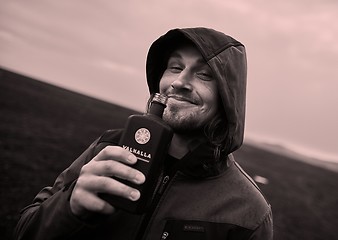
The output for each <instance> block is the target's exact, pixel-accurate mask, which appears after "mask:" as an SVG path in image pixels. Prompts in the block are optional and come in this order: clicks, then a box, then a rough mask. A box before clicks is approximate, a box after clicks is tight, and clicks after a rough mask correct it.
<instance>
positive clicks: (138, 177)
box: [134, 175, 143, 184]
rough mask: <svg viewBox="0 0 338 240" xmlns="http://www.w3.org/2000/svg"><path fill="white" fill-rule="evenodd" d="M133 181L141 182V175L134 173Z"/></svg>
mask: <svg viewBox="0 0 338 240" xmlns="http://www.w3.org/2000/svg"><path fill="white" fill-rule="evenodd" d="M134 182H135V183H139V184H140V183H142V182H143V177H142V176H140V175H136V176H135V178H134Z"/></svg>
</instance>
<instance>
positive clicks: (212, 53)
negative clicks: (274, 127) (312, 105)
mask: <svg viewBox="0 0 338 240" xmlns="http://www.w3.org/2000/svg"><path fill="white" fill-rule="evenodd" d="M187 40H188V41H191V42H192V43H193V44H194V45H195V46H196V47H197V49H198V50H199V51H200V53H201V55H202V56H203V58H204V60H205V61H206V62H207V63H208V65H209V66H210V68H211V69H212V71H213V74H214V77H215V78H216V81H217V84H218V89H219V94H220V96H221V99H222V104H223V108H224V110H225V113H226V117H227V119H226V120H227V123H228V128H229V135H228V139H227V146H229V148H228V149H229V153H231V152H233V151H235V150H236V149H238V148H239V147H240V146H241V145H242V143H243V137H244V123H245V103H246V99H245V97H246V78H247V64H246V53H245V47H244V45H243V44H241V43H240V42H238V41H237V40H235V39H234V38H232V37H230V36H228V35H225V34H223V33H221V32H218V31H215V30H213V29H209V28H184V29H173V30H170V31H169V32H167V33H166V34H165V35H163V36H161V37H160V38H158V39H157V40H156V41H155V42H154V43H153V44H152V45H151V46H150V49H149V52H148V56H147V62H146V73H147V82H148V87H149V91H150V93H151V94H152V93H156V92H158V91H159V81H160V79H161V77H162V74H163V72H164V70H165V68H166V64H167V60H168V57H169V54H170V53H171V52H172V51H173V50H174V49H175V48H176V47H177V45H178V44H179V43H181V42H182V41H187Z"/></svg>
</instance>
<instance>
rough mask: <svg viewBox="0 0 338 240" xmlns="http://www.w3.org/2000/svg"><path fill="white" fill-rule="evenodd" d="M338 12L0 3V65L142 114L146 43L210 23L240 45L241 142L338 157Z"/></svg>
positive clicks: (216, 4)
mask: <svg viewBox="0 0 338 240" xmlns="http://www.w3.org/2000/svg"><path fill="white" fill-rule="evenodd" d="M337 13H338V3H337V2H336V1H333V0H320V1H318V0H306V1H305V0H299V1H292V0H284V1H268V0H250V1H245V0H236V1H224V0H201V1H192V0H186V1H178V0H171V1H155V0H149V1H131V0H126V1H118V2H116V1H109V0H96V1H88V0H87V1H86V0H58V1H53V0H43V1H42V0H25V1H22V0H21V1H20V0H11V1H5V0H1V1H0V66H1V67H3V68H7V69H9V70H12V71H15V72H18V73H21V74H24V75H26V76H30V77H34V78H36V79H39V80H42V81H46V82H49V83H52V84H55V85H57V86H61V87H65V88H68V89H71V90H74V91H77V92H80V93H84V94H87V95H90V96H93V97H96V98H99V99H102V100H105V101H109V102H112V103H117V104H120V105H122V106H125V107H129V108H132V109H135V110H138V111H143V110H144V109H145V104H146V101H147V98H148V92H147V86H146V80H145V59H146V54H147V51H148V49H149V47H150V45H151V43H152V42H153V41H154V40H155V39H157V38H158V37H159V36H160V35H163V34H164V33H166V32H167V31H168V30H169V29H172V28H177V27H179V28H180V27H195V26H203V27H209V28H214V29H216V30H219V31H222V32H224V33H226V34H228V35H231V36H232V37H234V38H236V39H237V40H239V41H241V42H242V43H243V44H244V45H245V46H246V50H247V57H248V86H247V114H246V133H245V140H246V141H256V142H257V141H258V142H262V143H271V144H277V145H282V146H284V147H287V148H289V149H291V150H294V151H297V152H300V153H302V154H305V155H309V156H312V157H315V158H318V159H322V160H332V161H337V162H338V127H337V122H338V110H337V104H338V94H337V90H338V82H337V81H338V67H337V66H336V65H337V62H338V41H337V39H338V24H336V23H337V22H338V14H337Z"/></svg>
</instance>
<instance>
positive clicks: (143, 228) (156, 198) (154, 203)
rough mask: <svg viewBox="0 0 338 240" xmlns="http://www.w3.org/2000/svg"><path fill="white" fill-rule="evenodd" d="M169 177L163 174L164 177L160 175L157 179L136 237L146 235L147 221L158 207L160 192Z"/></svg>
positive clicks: (165, 186) (139, 237) (167, 182)
mask: <svg viewBox="0 0 338 240" xmlns="http://www.w3.org/2000/svg"><path fill="white" fill-rule="evenodd" d="M170 179H172V178H171V176H170V175H165V176H164V177H163V175H162V179H161V180H160V181H159V182H160V185H159V187H158V190H157V191H156V193H155V194H154V197H153V201H152V204H151V206H150V208H149V211H148V212H147V213H146V214H145V216H144V217H143V220H142V223H141V226H140V228H139V232H138V233H137V238H136V239H144V236H146V235H147V232H149V223H150V222H151V220H152V218H153V216H154V213H155V212H156V209H157V208H158V203H159V201H160V199H161V196H162V194H163V193H164V191H165V190H166V189H167V186H168V184H169V180H170Z"/></svg>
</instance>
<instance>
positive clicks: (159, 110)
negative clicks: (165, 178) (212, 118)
mask: <svg viewBox="0 0 338 240" xmlns="http://www.w3.org/2000/svg"><path fill="white" fill-rule="evenodd" d="M166 103H167V96H165V95H163V94H159V93H156V94H155V95H154V97H153V99H152V100H151V103H150V107H149V108H148V111H147V113H146V114H144V115H131V116H130V117H129V118H128V120H127V123H126V126H125V129H124V132H123V135H122V137H121V139H120V142H119V145H120V146H121V147H123V148H125V149H127V150H128V151H130V152H131V153H133V154H134V155H135V156H136V157H137V159H138V161H137V163H136V164H135V165H132V167H133V168H136V169H137V170H139V171H141V172H142V173H143V174H144V175H145V177H146V181H145V182H144V183H143V184H141V185H137V184H133V183H131V182H129V181H125V180H122V179H118V180H119V181H120V182H123V183H124V184H126V185H129V186H131V187H133V188H135V189H138V190H139V191H140V193H141V197H140V199H139V200H137V201H131V200H129V199H126V198H122V197H118V196H113V195H108V194H102V195H101V197H102V198H103V199H104V200H106V201H107V202H109V203H110V204H111V205H112V206H114V207H116V208H120V209H124V210H126V211H128V212H132V213H144V212H145V211H146V210H147V208H148V207H149V205H150V204H151V200H152V197H153V194H154V191H155V188H156V184H157V182H158V178H159V175H160V172H161V168H162V166H163V161H164V158H165V155H166V154H167V151H168V147H169V145H170V143H171V139H172V136H173V131H172V129H171V128H170V127H169V126H168V125H167V124H166V123H165V122H164V121H163V120H162V115H163V111H164V108H165V107H166Z"/></svg>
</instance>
